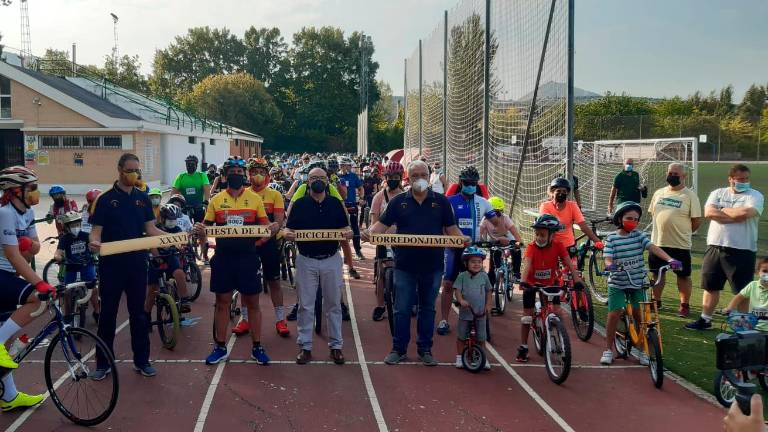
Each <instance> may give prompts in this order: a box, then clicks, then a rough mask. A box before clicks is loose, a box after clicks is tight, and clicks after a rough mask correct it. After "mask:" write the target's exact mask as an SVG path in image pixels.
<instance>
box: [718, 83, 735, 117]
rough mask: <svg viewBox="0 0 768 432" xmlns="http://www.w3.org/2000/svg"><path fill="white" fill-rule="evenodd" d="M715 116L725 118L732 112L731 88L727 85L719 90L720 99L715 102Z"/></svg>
mask: <svg viewBox="0 0 768 432" xmlns="http://www.w3.org/2000/svg"><path fill="white" fill-rule="evenodd" d="M717 102H718V104H717V108H716V109H715V115H719V116H725V115H728V114H730V113H732V112H733V107H734V105H733V86H732V85H730V84H728V85H727V86H725V87H723V88H722V89H721V90H720V99H719V100H718V101H717Z"/></svg>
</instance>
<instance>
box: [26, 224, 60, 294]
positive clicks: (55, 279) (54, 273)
mask: <svg viewBox="0 0 768 432" xmlns="http://www.w3.org/2000/svg"><path fill="white" fill-rule="evenodd" d="M58 241H59V237H58V236H51V237H46V238H45V239H44V240H43V241H41V242H40V246H41V247H42V245H47V246H48V248H49V249H51V248H52V249H54V251H55V249H56V246H55V245H56V243H57V242H58ZM51 255H53V253H51ZM33 262H34V260H33ZM63 277H64V266H62V265H60V264H59V263H58V262H57V261H56V260H55V259H53V258H51V259H49V260H48V262H47V263H45V265H44V266H43V280H44V281H45V282H46V283H49V284H52V285H58V284H59V283H61V282H62V281H63Z"/></svg>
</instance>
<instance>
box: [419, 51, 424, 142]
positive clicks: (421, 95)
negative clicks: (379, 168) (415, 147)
mask: <svg viewBox="0 0 768 432" xmlns="http://www.w3.org/2000/svg"><path fill="white" fill-rule="evenodd" d="M422 63H423V62H422V57H421V39H419V157H421V152H422V150H421V144H422V140H423V136H422V135H423V134H422V131H423V130H422V127H423V126H424V93H423V92H422V80H423V78H422V75H421V74H422V72H423V70H422Z"/></svg>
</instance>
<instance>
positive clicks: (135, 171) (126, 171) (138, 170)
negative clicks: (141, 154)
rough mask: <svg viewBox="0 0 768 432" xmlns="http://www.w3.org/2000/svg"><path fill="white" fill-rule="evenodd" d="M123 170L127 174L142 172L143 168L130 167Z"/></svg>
mask: <svg viewBox="0 0 768 432" xmlns="http://www.w3.org/2000/svg"><path fill="white" fill-rule="evenodd" d="M123 172H124V173H126V174H133V173H136V174H141V168H130V169H123Z"/></svg>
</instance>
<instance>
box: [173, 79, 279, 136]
mask: <svg viewBox="0 0 768 432" xmlns="http://www.w3.org/2000/svg"><path fill="white" fill-rule="evenodd" d="M182 103H183V105H184V106H185V107H187V108H189V109H191V110H193V111H194V112H195V113H196V114H197V115H198V116H199V117H201V118H205V119H211V120H216V121H219V122H222V123H226V124H228V125H231V126H235V127H238V128H241V129H245V130H247V131H249V132H254V133H257V134H259V135H262V136H263V137H264V138H265V141H266V140H269V139H272V138H273V137H274V135H275V132H276V130H277V127H278V126H279V125H280V121H281V120H282V114H281V113H280V111H279V110H278V109H277V106H276V105H275V103H274V100H273V99H272V96H271V95H270V94H269V93H268V92H267V89H266V88H265V87H264V83H262V82H261V81H259V80H257V79H256V78H254V77H253V76H251V75H250V74H247V73H234V74H226V75H224V74H219V75H211V76H208V77H206V78H205V79H203V80H202V81H201V82H200V83H198V84H195V85H194V87H193V88H192V91H191V92H189V93H187V94H185V95H184V96H183V97H182Z"/></svg>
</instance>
